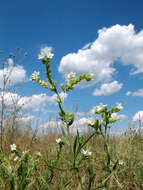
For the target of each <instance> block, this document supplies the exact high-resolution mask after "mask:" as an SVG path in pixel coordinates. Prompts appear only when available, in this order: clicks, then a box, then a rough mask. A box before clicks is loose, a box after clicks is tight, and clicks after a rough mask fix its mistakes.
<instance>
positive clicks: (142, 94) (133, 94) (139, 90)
mask: <svg viewBox="0 0 143 190" xmlns="http://www.w3.org/2000/svg"><path fill="white" fill-rule="evenodd" d="M126 95H127V96H129V95H132V96H141V97H142V96H143V89H138V90H137V91H136V92H131V91H128V92H127V93H126Z"/></svg>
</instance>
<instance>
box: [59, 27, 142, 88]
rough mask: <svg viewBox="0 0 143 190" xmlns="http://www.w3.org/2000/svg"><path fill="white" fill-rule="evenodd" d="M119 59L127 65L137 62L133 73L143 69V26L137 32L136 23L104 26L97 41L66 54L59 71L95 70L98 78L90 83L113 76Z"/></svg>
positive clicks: (87, 71)
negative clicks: (134, 24) (75, 51)
mask: <svg viewBox="0 0 143 190" xmlns="http://www.w3.org/2000/svg"><path fill="white" fill-rule="evenodd" d="M118 59H120V60H121V63H122V64H123V65H132V66H133V69H134V70H132V71H131V73H132V74H137V73H141V72H143V64H142V63H143V30H141V31H140V32H139V33H136V32H135V29H134V26H133V25H132V24H130V25H128V26H125V25H124V26H121V25H118V24H117V25H114V26H112V27H110V28H103V29H101V30H99V31H98V38H97V39H96V40H95V41H94V42H93V43H90V44H87V46H86V45H85V46H84V47H83V48H82V49H79V50H78V51H77V53H69V54H67V55H65V56H64V57H62V59H61V62H60V66H59V72H61V73H62V74H63V75H64V76H66V75H67V74H68V73H69V72H76V73H77V75H78V74H81V73H82V74H83V73H90V72H92V73H94V74H95V79H94V80H93V81H92V82H90V83H88V84H87V85H94V84H95V83H97V82H104V83H105V81H106V82H107V81H108V82H109V81H110V80H112V77H113V74H114V73H115V68H114V67H113V66H114V63H115V61H116V60H118ZM84 85H85V84H84ZM87 85H86V86H87Z"/></svg>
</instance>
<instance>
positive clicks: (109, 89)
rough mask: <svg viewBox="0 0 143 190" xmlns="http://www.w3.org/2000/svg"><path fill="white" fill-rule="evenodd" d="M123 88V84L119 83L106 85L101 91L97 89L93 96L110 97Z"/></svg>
mask: <svg viewBox="0 0 143 190" xmlns="http://www.w3.org/2000/svg"><path fill="white" fill-rule="evenodd" d="M122 86H123V84H122V83H118V81H113V82H111V83H105V84H102V85H101V87H100V89H95V91H94V92H93V95H94V96H102V95H104V96H108V95H111V94H114V93H116V92H118V91H119V90H121V88H122Z"/></svg>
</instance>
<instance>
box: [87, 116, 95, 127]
mask: <svg viewBox="0 0 143 190" xmlns="http://www.w3.org/2000/svg"><path fill="white" fill-rule="evenodd" d="M86 123H87V125H94V124H95V119H94V118H92V117H90V118H88V119H87V121H86Z"/></svg>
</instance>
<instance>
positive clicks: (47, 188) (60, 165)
mask: <svg viewBox="0 0 143 190" xmlns="http://www.w3.org/2000/svg"><path fill="white" fill-rule="evenodd" d="M38 57H39V59H41V60H42V63H43V64H44V66H45V71H46V78H47V81H43V80H41V79H40V76H39V72H34V73H33V74H32V76H31V80H32V81H36V82H37V83H38V84H39V85H41V86H43V87H44V88H46V89H47V90H50V91H52V92H54V93H55V94H56V97H57V99H56V102H57V104H58V107H59V117H60V120H61V134H57V133H55V134H52V135H51V134H49V135H48V134H47V135H42V136H38V135H36V133H35V132H32V131H31V130H25V131H24V130H23V131H21V130H20V128H19V127H13V128H12V130H11V129H9V126H7V127H5V126H4V123H5V122H4V110H3V109H4V108H3V107H2V110H3V111H2V117H1V121H2V122H1V151H0V189H2V190H5V189H8V190H35V189H37V190H51V189H52V190H96V189H109V190H110V189H111V190H112V189H113V190H114V189H115V190H118V189H125V190H126V189H142V188H143V183H142V175H143V171H142V168H143V167H142V165H143V162H142V161H143V156H142V155H143V148H142V140H143V137H142V134H141V133H135V132H133V133H131V132H129V133H128V134H127V135H126V136H121V137H118V138H115V137H111V136H110V135H109V129H110V128H111V127H112V124H113V123H115V122H116V121H117V120H119V118H118V116H117V112H119V111H120V110H121V109H122V108H123V107H122V105H121V104H120V103H117V104H116V106H115V107H112V108H110V109H108V106H107V105H102V104H100V105H99V106H95V107H94V113H95V115H96V116H99V117H96V118H88V119H87V122H86V125H87V126H88V127H89V128H90V129H91V130H90V132H88V133H86V134H84V135H81V134H79V132H78V130H77V133H76V134H75V135H73V134H72V133H71V128H72V124H73V122H74V113H69V112H68V111H67V110H66V108H65V104H64V98H63V97H61V93H60V92H59V89H60V90H61V91H62V92H63V93H67V92H69V91H70V90H73V89H74V87H75V85H77V84H78V83H80V82H81V81H82V80H86V81H87V82H88V81H90V80H92V79H93V77H94V76H93V74H92V73H89V74H83V75H80V76H79V77H76V76H75V73H69V75H68V76H67V81H66V83H65V84H61V85H60V88H59V87H57V82H56V81H54V80H53V78H52V71H51V68H50V61H51V58H52V57H53V54H52V53H51V52H49V51H47V52H41V54H39V55H38ZM5 86H6V84H5ZM4 90H5V88H4ZM15 117H16V116H15V115H14V118H15ZM99 118H100V119H99ZM14 124H16V122H15V123H14ZM4 129H5V130H4ZM14 137H16V138H14ZM11 138H12V140H11Z"/></svg>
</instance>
